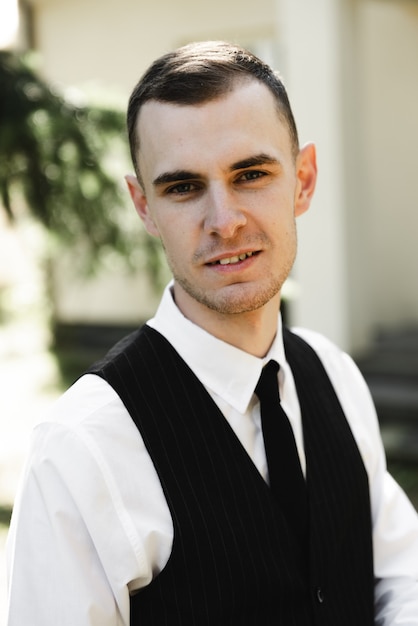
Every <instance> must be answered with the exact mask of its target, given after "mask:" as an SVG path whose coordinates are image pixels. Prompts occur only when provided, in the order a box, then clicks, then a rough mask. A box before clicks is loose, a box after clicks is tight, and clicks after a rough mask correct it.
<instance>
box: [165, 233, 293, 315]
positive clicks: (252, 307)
mask: <svg viewBox="0 0 418 626" xmlns="http://www.w3.org/2000/svg"><path fill="white" fill-rule="evenodd" d="M296 246H297V242H296V237H295V241H294V246H293V248H294V249H293V253H292V252H291V251H288V254H287V255H286V256H287V261H286V263H285V264H284V265H283V266H282V268H281V270H280V272H279V273H275V272H273V271H270V273H269V274H267V275H266V276H264V277H263V279H262V281H260V282H259V283H246V282H243V283H234V284H231V285H228V286H225V287H221V288H218V289H203V288H201V287H199V285H196V284H195V283H192V282H190V281H189V280H188V279H187V278H186V277H185V276H183V275H181V274H179V272H177V271H176V268H175V264H173V263H172V262H171V260H170V258H169V256H168V255H167V261H168V264H169V266H170V269H171V272H172V274H173V277H174V280H175V282H176V283H177V284H178V285H180V287H181V288H182V289H183V291H184V292H185V293H186V294H187V295H188V296H190V298H192V299H193V300H195V301H196V302H198V303H199V304H201V305H203V306H204V307H206V308H208V309H210V310H211V311H214V312H216V313H218V314H219V315H240V314H243V313H251V312H253V311H256V310H258V309H261V308H262V307H264V306H265V305H266V304H267V303H268V302H270V300H272V298H274V297H275V296H276V295H277V294H278V293H279V292H280V291H281V289H282V287H283V284H284V282H285V280H286V279H287V278H288V276H289V274H290V271H291V269H292V267H293V264H294V261H295V258H296Z"/></svg>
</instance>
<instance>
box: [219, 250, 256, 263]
mask: <svg viewBox="0 0 418 626" xmlns="http://www.w3.org/2000/svg"><path fill="white" fill-rule="evenodd" d="M252 255H253V253H252V252H245V253H244V254H239V255H238V256H231V257H229V258H227V259H220V260H219V261H218V263H219V264H220V265H231V264H233V263H238V262H239V261H244V260H245V259H246V258H248V257H250V256H252Z"/></svg>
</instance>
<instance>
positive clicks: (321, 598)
mask: <svg viewBox="0 0 418 626" xmlns="http://www.w3.org/2000/svg"><path fill="white" fill-rule="evenodd" d="M316 599H317V601H318V602H319V604H322V603H323V602H324V599H325V598H324V592H323V591H322V589H321V587H318V588H317V589H316Z"/></svg>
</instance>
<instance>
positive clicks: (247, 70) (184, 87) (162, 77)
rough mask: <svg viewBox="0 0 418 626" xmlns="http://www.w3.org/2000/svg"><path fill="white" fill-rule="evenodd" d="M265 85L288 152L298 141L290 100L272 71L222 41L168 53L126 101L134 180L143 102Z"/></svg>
mask: <svg viewBox="0 0 418 626" xmlns="http://www.w3.org/2000/svg"><path fill="white" fill-rule="evenodd" d="M251 78H254V79H256V80H259V81H260V82H262V83H264V84H265V85H266V86H267V87H268V89H269V90H270V91H271V93H272V94H273V96H274V97H275V99H276V103H277V108H278V113H279V115H280V116H281V117H282V118H283V119H284V121H285V123H286V124H287V126H288V129H289V133H290V139H291V143H292V152H293V154H294V155H295V156H296V154H297V153H298V151H299V140H298V133H297V129H296V124H295V120H294V117H293V113H292V110H291V107H290V103H289V98H288V96H287V93H286V89H285V87H284V85H283V82H282V80H281V78H280V76H279V74H278V73H277V72H275V71H274V70H273V69H272V68H271V67H270V66H269V65H267V64H266V63H264V62H263V61H261V60H260V59H259V58H258V57H256V56H255V55H254V54H252V53H251V52H249V51H248V50H245V49H244V48H241V47H240V46H236V45H234V44H230V43H227V42H224V41H205V42H203V41H202V42H196V43H191V44H188V45H186V46H183V47H181V48H178V49H177V50H174V51H173V52H169V53H167V54H165V55H163V56H162V57H160V58H159V59H157V60H156V61H154V63H153V64H152V65H151V66H150V67H149V69H148V70H147V71H146V72H145V74H144V75H143V76H142V78H141V79H140V81H139V82H138V84H137V85H136V87H135V89H134V90H133V92H132V95H131V97H130V99H129V105H128V114H127V123H128V137H129V145H130V150H131V156H132V161H133V164H134V167H135V170H136V173H137V175H138V176H139V168H138V161H137V153H138V149H139V137H138V132H137V119H138V115H139V112H140V109H141V107H142V105H143V104H145V102H148V101H149V100H156V101H159V102H167V103H175V104H184V105H188V104H191V105H192V104H202V103H204V102H209V101H210V100H214V99H216V98H218V97H220V96H222V95H224V94H226V93H228V92H229V91H230V90H231V89H232V88H233V87H234V86H235V84H236V83H237V82H238V81H239V80H244V79H251Z"/></svg>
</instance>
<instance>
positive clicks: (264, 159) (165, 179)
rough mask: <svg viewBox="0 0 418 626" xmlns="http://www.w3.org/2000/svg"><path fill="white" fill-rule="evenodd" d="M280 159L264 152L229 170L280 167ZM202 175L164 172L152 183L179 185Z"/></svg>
mask: <svg viewBox="0 0 418 626" xmlns="http://www.w3.org/2000/svg"><path fill="white" fill-rule="evenodd" d="M279 163H280V162H279V161H278V159H276V158H275V157H272V156H270V155H268V154H265V153H264V152H260V154H255V155H252V156H249V157H246V158H245V159H241V160H240V161H236V163H233V164H232V165H231V166H230V168H229V170H230V171H231V172H234V171H235V170H243V169H246V168H247V167H257V165H279ZM201 178H202V175H201V174H199V173H198V172H192V171H191V170H173V171H172V172H163V173H162V174H159V175H158V176H157V178H155V179H154V180H153V181H152V184H153V186H154V187H158V186H160V185H166V184H167V183H177V182H181V181H185V180H199V179H201Z"/></svg>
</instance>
